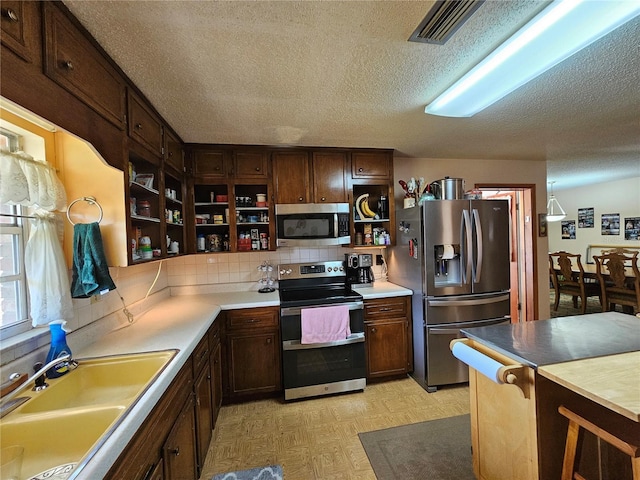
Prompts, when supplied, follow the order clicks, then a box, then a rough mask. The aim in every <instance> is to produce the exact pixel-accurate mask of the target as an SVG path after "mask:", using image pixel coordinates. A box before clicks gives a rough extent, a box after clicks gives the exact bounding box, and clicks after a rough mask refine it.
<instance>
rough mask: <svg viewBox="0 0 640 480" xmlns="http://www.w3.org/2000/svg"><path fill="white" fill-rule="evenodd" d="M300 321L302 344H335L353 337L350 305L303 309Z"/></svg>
mask: <svg viewBox="0 0 640 480" xmlns="http://www.w3.org/2000/svg"><path fill="white" fill-rule="evenodd" d="M300 319H301V327H302V339H301V340H300V343H325V342H335V341H336V340H344V339H345V338H347V337H348V336H349V335H351V328H350V327H349V306H348V305H330V306H327V307H316V308H303V309H301V311H300Z"/></svg>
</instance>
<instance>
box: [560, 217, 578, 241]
mask: <svg viewBox="0 0 640 480" xmlns="http://www.w3.org/2000/svg"><path fill="white" fill-rule="evenodd" d="M562 239H563V240H575V239H576V221H575V220H563V221H562Z"/></svg>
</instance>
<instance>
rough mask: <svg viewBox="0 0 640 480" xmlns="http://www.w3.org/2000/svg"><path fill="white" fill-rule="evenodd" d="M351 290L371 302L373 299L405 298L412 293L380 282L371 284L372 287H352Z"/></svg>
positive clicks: (397, 286) (389, 283)
mask: <svg viewBox="0 0 640 480" xmlns="http://www.w3.org/2000/svg"><path fill="white" fill-rule="evenodd" d="M353 289H354V290H355V291H356V292H358V293H359V294H360V295H362V297H363V298H364V299H365V300H372V299H374V298H389V297H406V296H407V295H413V291H411V290H409V289H408V288H404V287H401V286H400V285H396V284H395V283H391V282H384V281H380V280H377V281H375V282H373V284H372V285H367V286H364V285H362V286H360V285H354V286H353Z"/></svg>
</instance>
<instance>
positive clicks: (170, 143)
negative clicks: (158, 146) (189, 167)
mask: <svg viewBox="0 0 640 480" xmlns="http://www.w3.org/2000/svg"><path fill="white" fill-rule="evenodd" d="M164 162H165V165H169V166H170V167H171V168H173V169H175V170H176V172H179V173H181V174H182V173H184V153H183V151H182V144H181V143H180V140H178V138H177V137H176V136H175V135H174V134H173V133H171V131H170V130H169V129H167V128H165V129H164Z"/></svg>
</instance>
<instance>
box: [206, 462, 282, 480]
mask: <svg viewBox="0 0 640 480" xmlns="http://www.w3.org/2000/svg"><path fill="white" fill-rule="evenodd" d="M211 480H282V467H281V466H280V465H269V466H268V467H258V468H252V469H250V470H242V471H238V472H229V473H220V474H218V475H214V476H213V478H212V479H211Z"/></svg>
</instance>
